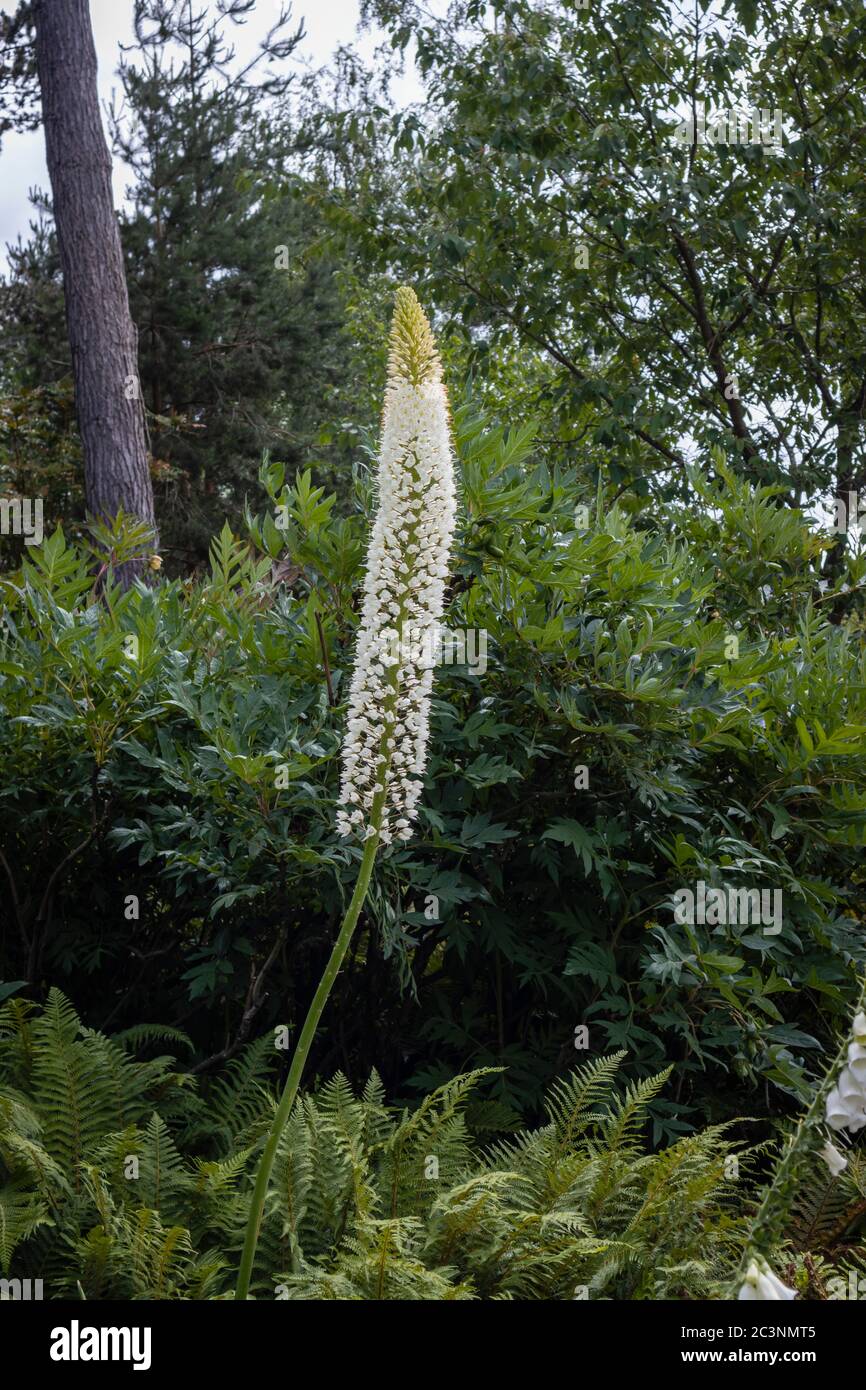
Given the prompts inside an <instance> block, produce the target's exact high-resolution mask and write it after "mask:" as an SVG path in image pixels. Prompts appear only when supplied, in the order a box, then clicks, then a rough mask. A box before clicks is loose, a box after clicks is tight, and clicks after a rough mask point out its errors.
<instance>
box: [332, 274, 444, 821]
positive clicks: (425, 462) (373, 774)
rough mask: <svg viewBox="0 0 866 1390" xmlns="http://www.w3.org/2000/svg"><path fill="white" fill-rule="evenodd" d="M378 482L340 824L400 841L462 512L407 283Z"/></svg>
mask: <svg viewBox="0 0 866 1390" xmlns="http://www.w3.org/2000/svg"><path fill="white" fill-rule="evenodd" d="M377 485H378V494H379V509H378V512H377V514H376V519H375V522H374V524H373V531H372V535H371V537H370V544H369V548H368V551H367V573H366V578H365V581H364V606H363V610H362V615H361V628H360V632H359V636H358V648H357V653H356V657H355V669H354V672H353V675H352V682H351V685H350V687H349V699H348V718H347V723H346V737H345V740H344V742H343V776H342V783H341V786H340V810H339V811H338V813H337V830H338V831H339V833H340V834H341V835H350V834H355V835H357V836H358V837H359V838H360V839H362V840H363V839H369V838H370V837H371V836H373V835H375V834H378V835H379V837H380V839H381V840H382V842H383V844H389V843H390V842H391V840H393V839H395V838H396V839H400V840H408V839H410V838H411V835H412V821H413V820H414V819H415V817H416V815H417V807H418V798H419V796H420V794H421V782H422V778H423V775H424V769H425V765H426V758H427V739H428V733H429V721H430V692H431V689H432V685H433V670H432V666H431V663H430V660H429V657H425V654H424V651H423V650H419V644H418V642H417V641H409V640H407V633H412V634H417V633H418V632H419V631H421V632H423V633H431V634H434V637H435V636H436V635H438V633H439V629H440V624H441V620H442V611H443V602H444V594H445V582H446V579H447V577H448V558H449V553H450V550H451V540H452V536H453V533H454V522H455V518H456V511H457V502H456V487H455V480H454V465H453V454H452V447H451V428H450V417H449V410H448V396H447V394H446V391H445V386H444V384H443V382H442V367H441V363H440V361H439V354H438V353H437V351H436V344H435V342H434V340H433V334H432V333H431V331H430V325H429V323H428V322H427V319H426V317H425V315H424V312H423V310H422V308H421V306H420V304H419V303H418V300H417V299H416V297H415V295H414V293H413V292H412V290H410V289H407V288H402V289H399V290H398V291H397V295H396V301H395V306H394V319H393V324H392V328H391V340H390V355H389V359H388V384H387V387H386V391H385V407H384V411H383V414H382V439H381V446H380V452H379V468H378V475H377ZM423 645H424V644H421V646H422V647H423ZM434 646H435V640H434Z"/></svg>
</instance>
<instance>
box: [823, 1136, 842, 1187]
mask: <svg viewBox="0 0 866 1390" xmlns="http://www.w3.org/2000/svg"><path fill="white" fill-rule="evenodd" d="M821 1157H822V1158H823V1160H824V1162H825V1163H826V1165H827V1167H828V1168H829V1169H830V1172H831V1174H832V1176H833V1177H834V1178H838V1176H839V1174H840V1173H844V1171H845V1169H846V1168H847V1167H848V1160H847V1158H846V1157H845V1156H844V1154H841V1153H840V1152H839V1150H838V1149H837V1148H836V1145H835V1144H833V1143H832V1142H831V1141H830V1140H829V1139H828V1140H827V1141H826V1143H825V1145H824V1147H823V1149H822V1150H821Z"/></svg>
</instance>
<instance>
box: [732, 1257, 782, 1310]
mask: <svg viewBox="0 0 866 1390" xmlns="http://www.w3.org/2000/svg"><path fill="white" fill-rule="evenodd" d="M796 1297H797V1294H796V1292H795V1290H794V1289H789V1288H788V1285H787V1284H783V1283H782V1281H781V1279H779V1278H777V1276H776V1275H775V1274H774V1273H773V1271H772V1270H771V1269H770V1266H769V1265H768V1264H767V1263H766V1261H764V1260H761V1261H760V1263H759V1262H758V1260H752V1261H751V1263H750V1265H749V1268H748V1269H747V1270H746V1277H745V1280H744V1282H743V1286H742V1288H741V1289H740V1292H739V1294H738V1295H737V1298H738V1299H746V1300H749V1299H752V1300H757V1301H760V1302H768V1301H775V1302H777V1303H780V1302H786V1301H787V1300H788V1299H791V1298H796Z"/></svg>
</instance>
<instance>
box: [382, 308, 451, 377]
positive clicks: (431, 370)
mask: <svg viewBox="0 0 866 1390" xmlns="http://www.w3.org/2000/svg"><path fill="white" fill-rule="evenodd" d="M388 376H389V377H390V379H391V381H392V382H397V381H408V382H409V383H410V384H411V385H412V386H420V385H421V383H422V382H424V381H441V379H442V364H441V362H440V360H439V353H438V352H437V351H436V343H435V341H434V338H433V333H432V331H431V329H430V324H429V323H428V322H427V316H426V314H425V313H424V310H423V309H422V308H421V305H420V304H419V303H418V299H417V296H416V294H415V291H414V290H411V289H410V288H409V286H408V285H401V286H400V288H399V289H398V291H397V293H396V295H395V297H394V318H393V320H392V323H391V338H390V342H389V352H388Z"/></svg>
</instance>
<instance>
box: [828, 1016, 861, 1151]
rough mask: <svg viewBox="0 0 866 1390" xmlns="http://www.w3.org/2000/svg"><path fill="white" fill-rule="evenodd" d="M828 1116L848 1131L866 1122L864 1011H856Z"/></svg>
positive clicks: (833, 1125)
mask: <svg viewBox="0 0 866 1390" xmlns="http://www.w3.org/2000/svg"><path fill="white" fill-rule="evenodd" d="M825 1118H826V1120H827V1124H828V1125H829V1126H830V1128H831V1129H835V1130H837V1131H838V1130H843V1129H847V1130H848V1132H849V1134H856V1133H857V1131H858V1130H860V1129H862V1128H863V1126H864V1125H866V1014H864V1013H862V1012H861V1013H857V1014H855V1015H854V1021H853V1023H852V1025H851V1041H850V1042H849V1044H848V1060H847V1062H846V1063H845V1065H844V1066H843V1068H842V1070H841V1071H840V1073H839V1076H838V1079H837V1081H836V1085H835V1086H833V1087H832V1089H831V1090H830V1091H829V1092H828V1095H827V1109H826V1113H825ZM831 1171H832V1168H831ZM840 1171H841V1169H840Z"/></svg>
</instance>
